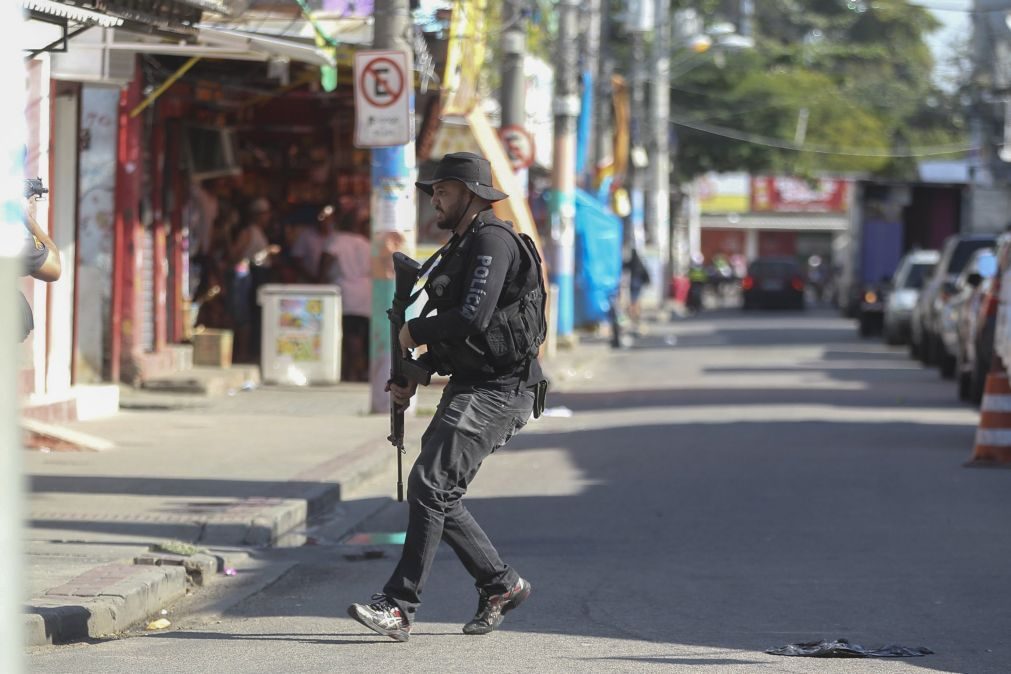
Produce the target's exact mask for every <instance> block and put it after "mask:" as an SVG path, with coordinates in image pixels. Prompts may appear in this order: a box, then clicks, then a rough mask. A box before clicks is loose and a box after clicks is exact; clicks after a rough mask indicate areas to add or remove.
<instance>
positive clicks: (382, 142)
mask: <svg viewBox="0 0 1011 674" xmlns="http://www.w3.org/2000/svg"><path fill="white" fill-rule="evenodd" d="M409 77H410V72H409V71H408V69H407V55H406V54H405V53H404V52H402V51H392V50H369V51H360V52H357V53H355V147H362V148H366V147H391V146H395V145H406V144H407V143H409V142H410V141H411V116H410V91H409V88H410V87H411V85H412V83H411V81H410V80H409V79H408V78H409Z"/></svg>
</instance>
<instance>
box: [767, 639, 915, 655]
mask: <svg viewBox="0 0 1011 674" xmlns="http://www.w3.org/2000/svg"><path fill="white" fill-rule="evenodd" d="M765 652H766V653H769V654H770V655H794V656H802V657H808V658H918V657H920V656H921V655H933V654H934V651H932V650H930V649H929V648H923V647H922V646H920V647H919V648H909V647H907V646H896V645H895V644H891V645H888V646H882V647H881V648H864V647H863V646H861V645H860V644H851V643H850V642H849V640H848V639H836V640H835V641H828V640H827V639H822V640H821V641H805V642H803V643H799V644H788V645H786V646H779V647H778V648H769V649H767V650H766V651H765Z"/></svg>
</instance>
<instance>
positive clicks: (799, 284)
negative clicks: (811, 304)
mask: <svg viewBox="0 0 1011 674" xmlns="http://www.w3.org/2000/svg"><path fill="white" fill-rule="evenodd" d="M790 285H791V286H793V289H794V290H796V291H798V292H799V291H801V290H803V289H804V279H802V278H801V277H799V276H794V277H793V280H792V281H790Z"/></svg>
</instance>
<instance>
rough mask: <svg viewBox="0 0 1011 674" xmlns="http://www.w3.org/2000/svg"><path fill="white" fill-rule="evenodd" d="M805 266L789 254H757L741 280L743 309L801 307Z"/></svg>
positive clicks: (802, 305)
mask: <svg viewBox="0 0 1011 674" xmlns="http://www.w3.org/2000/svg"><path fill="white" fill-rule="evenodd" d="M804 287H805V282H804V270H803V269H802V268H801V266H800V264H799V263H798V262H797V261H796V260H794V259H793V258H789V257H760V258H757V259H755V260H754V261H753V262H752V263H751V264H749V265H748V275H747V276H745V277H744V280H743V281H741V291H742V294H743V297H744V309H745V310H748V309H797V310H803V309H804Z"/></svg>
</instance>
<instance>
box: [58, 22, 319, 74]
mask: <svg viewBox="0 0 1011 674" xmlns="http://www.w3.org/2000/svg"><path fill="white" fill-rule="evenodd" d="M95 30H96V31H97V30H99V29H95ZM87 37H88V36H87V35H85V36H84V38H87ZM84 38H81V39H77V40H74V41H73V43H72V44H73V47H72V48H71V51H80V52H81V53H82V54H83V53H85V52H87V51H94V50H107V51H110V52H136V53H138V54H161V55H166V56H199V57H202V58H212V59H233V60H244V61H267V60H269V59H272V58H282V59H288V60H291V61H300V62H302V63H309V64H312V65H317V66H325V65H333V64H334V61H333V59H332V58H331V57H330V56H329V55H328V54H326V53H325V52H323V51H321V50H319V49H317V48H316V47H313V46H312V45H308V44H305V43H302V42H297V41H295V40H281V39H277V38H273V37H264V36H261V35H256V34H253V33H242V32H239V31H222V30H217V29H207V28H201V29H199V30H198V31H197V33H196V36H195V38H196V39H195V40H194V41H192V42H171V41H165V40H161V39H157V38H154V37H152V36H148V35H138V34H136V33H131V32H128V31H124V30H122V29H114V30H106V31H104V33H96V34H95V36H94V39H90V40H89V39H84Z"/></svg>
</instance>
